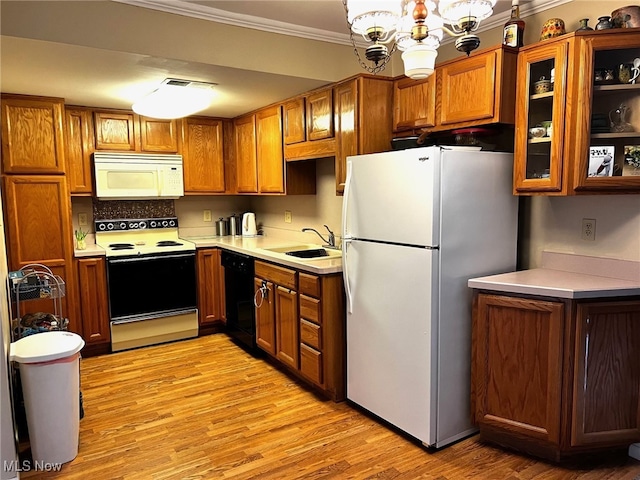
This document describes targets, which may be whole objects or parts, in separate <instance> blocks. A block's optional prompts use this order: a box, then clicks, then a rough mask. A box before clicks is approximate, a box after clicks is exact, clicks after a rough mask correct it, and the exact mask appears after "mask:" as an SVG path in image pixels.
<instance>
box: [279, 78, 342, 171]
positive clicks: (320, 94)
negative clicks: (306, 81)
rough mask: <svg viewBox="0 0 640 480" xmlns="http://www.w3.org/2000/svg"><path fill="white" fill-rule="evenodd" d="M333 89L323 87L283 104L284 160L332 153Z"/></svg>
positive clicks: (333, 141) (327, 155)
mask: <svg viewBox="0 0 640 480" xmlns="http://www.w3.org/2000/svg"><path fill="white" fill-rule="evenodd" d="M333 120H334V118H333V88H332V87H328V88H327V87H324V88H322V89H319V90H314V91H312V92H309V93H307V94H305V95H301V96H299V97H296V98H293V99H291V100H288V101H286V102H285V103H284V104H283V130H284V157H285V160H286V161H294V160H306V159H312V158H322V157H330V156H334V155H335V151H336V147H335V139H334V126H333Z"/></svg>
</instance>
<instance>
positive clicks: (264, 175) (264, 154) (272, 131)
mask: <svg viewBox="0 0 640 480" xmlns="http://www.w3.org/2000/svg"><path fill="white" fill-rule="evenodd" d="M256 160H257V163H258V193H284V156H283V147H282V109H281V107H280V106H279V105H278V106H274V107H269V108H265V109H262V110H260V111H258V112H257V113H256Z"/></svg>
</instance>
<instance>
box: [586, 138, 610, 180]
mask: <svg viewBox="0 0 640 480" xmlns="http://www.w3.org/2000/svg"><path fill="white" fill-rule="evenodd" d="M615 154H616V149H615V147H614V146H599V145H598V146H591V147H589V173H588V175H589V176H590V177H611V176H613V170H614V158H615Z"/></svg>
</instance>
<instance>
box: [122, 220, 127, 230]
mask: <svg viewBox="0 0 640 480" xmlns="http://www.w3.org/2000/svg"><path fill="white" fill-rule="evenodd" d="M126 229H127V222H120V230H126Z"/></svg>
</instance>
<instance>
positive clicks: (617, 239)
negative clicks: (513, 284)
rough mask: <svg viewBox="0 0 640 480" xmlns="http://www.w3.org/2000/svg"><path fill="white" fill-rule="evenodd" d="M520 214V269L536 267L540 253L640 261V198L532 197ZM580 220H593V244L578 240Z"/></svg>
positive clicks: (526, 200)
mask: <svg viewBox="0 0 640 480" xmlns="http://www.w3.org/2000/svg"><path fill="white" fill-rule="evenodd" d="M523 211H524V212H525V222H524V231H523V232H522V235H521V245H520V247H521V249H520V259H521V264H522V265H523V266H527V267H536V266H539V265H540V261H541V253H542V251H543V250H551V251H556V252H563V253H576V254H580V255H591V256H598V257H608V258H617V259H622V260H633V261H636V262H638V261H640V195H589V196H584V197H533V198H526V199H524V208H523ZM583 218H592V219H595V220H596V234H595V240H593V241H588V240H582V239H581V231H582V219H583Z"/></svg>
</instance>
